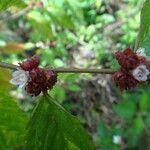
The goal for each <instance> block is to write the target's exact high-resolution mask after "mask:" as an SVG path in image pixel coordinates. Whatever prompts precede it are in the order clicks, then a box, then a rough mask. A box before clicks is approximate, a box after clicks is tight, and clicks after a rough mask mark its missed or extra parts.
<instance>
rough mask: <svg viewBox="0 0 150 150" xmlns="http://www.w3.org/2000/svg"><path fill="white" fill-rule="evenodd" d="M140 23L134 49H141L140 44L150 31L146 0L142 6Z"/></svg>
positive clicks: (147, 2) (148, 9)
mask: <svg viewBox="0 0 150 150" xmlns="http://www.w3.org/2000/svg"><path fill="white" fill-rule="evenodd" d="M140 22H141V23H140V30H139V34H138V38H137V41H136V46H135V49H137V48H138V47H141V45H142V43H143V42H144V40H145V39H146V37H147V35H148V33H149V31H150V0H146V1H145V3H144V5H143V8H142V11H141V19H140Z"/></svg>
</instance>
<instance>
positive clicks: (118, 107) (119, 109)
mask: <svg viewBox="0 0 150 150" xmlns="http://www.w3.org/2000/svg"><path fill="white" fill-rule="evenodd" d="M113 110H114V112H116V113H117V114H118V115H119V116H120V117H123V118H125V119H131V118H132V117H133V115H134V113H135V104H134V102H133V101H131V100H124V101H122V102H121V103H119V104H115V105H113Z"/></svg>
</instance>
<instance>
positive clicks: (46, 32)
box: [28, 11, 53, 40]
mask: <svg viewBox="0 0 150 150" xmlns="http://www.w3.org/2000/svg"><path fill="white" fill-rule="evenodd" d="M28 19H29V20H30V23H31V25H32V26H33V28H34V29H35V31H36V33H37V34H35V36H37V35H38V34H39V37H40V38H41V39H42V38H44V40H47V39H49V38H52V37H53V32H52V27H51V22H50V21H49V20H48V19H47V18H46V17H45V16H44V15H42V14H41V13H40V12H37V11H30V12H29V13H28Z"/></svg>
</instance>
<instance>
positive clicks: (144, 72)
mask: <svg viewBox="0 0 150 150" xmlns="http://www.w3.org/2000/svg"><path fill="white" fill-rule="evenodd" d="M149 74H150V72H149V70H148V69H147V68H146V66H145V65H139V66H138V67H137V68H135V69H134V70H133V71H132V75H133V77H134V78H135V79H136V80H138V81H147V79H148V75H149Z"/></svg>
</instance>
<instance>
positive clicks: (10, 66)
mask: <svg viewBox="0 0 150 150" xmlns="http://www.w3.org/2000/svg"><path fill="white" fill-rule="evenodd" d="M0 67H1V68H6V69H12V70H15V69H18V68H20V67H19V66H17V65H13V64H8V63H4V62H0ZM49 68H50V67H49ZM47 69H48V68H47ZM50 69H52V70H54V71H56V72H57V73H100V74H113V73H114V72H115V71H114V70H111V69H79V68H54V69H53V68H50Z"/></svg>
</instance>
